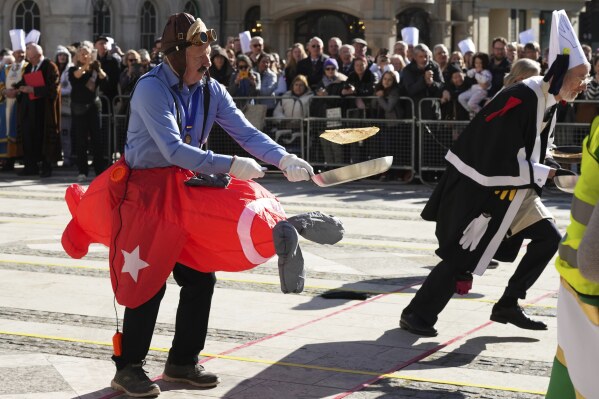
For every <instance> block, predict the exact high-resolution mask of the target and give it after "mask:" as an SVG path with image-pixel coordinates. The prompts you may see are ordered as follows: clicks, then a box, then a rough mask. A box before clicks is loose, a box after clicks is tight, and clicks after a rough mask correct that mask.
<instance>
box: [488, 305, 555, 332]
mask: <svg viewBox="0 0 599 399" xmlns="http://www.w3.org/2000/svg"><path fill="white" fill-rule="evenodd" d="M491 320H493V321H496V322H497V323H503V324H506V323H511V324H513V325H515V326H516V327H520V328H524V329H526V330H546V329H547V324H545V323H543V322H542V321H539V320H535V319H532V318H530V317H528V315H527V314H526V313H524V309H522V308H521V307H520V306H518V305H516V306H509V307H505V306H497V305H495V306H493V310H492V311H491Z"/></svg>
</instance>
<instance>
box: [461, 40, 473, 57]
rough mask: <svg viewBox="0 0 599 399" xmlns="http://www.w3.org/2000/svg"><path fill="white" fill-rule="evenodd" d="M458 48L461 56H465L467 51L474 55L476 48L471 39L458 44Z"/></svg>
mask: <svg viewBox="0 0 599 399" xmlns="http://www.w3.org/2000/svg"><path fill="white" fill-rule="evenodd" d="M458 47H459V48H460V51H461V52H462V54H466V53H467V52H469V51H471V52H473V53H476V46H475V45H474V42H473V41H472V39H471V38H467V39H464V40H462V41H461V42H459V43H458Z"/></svg>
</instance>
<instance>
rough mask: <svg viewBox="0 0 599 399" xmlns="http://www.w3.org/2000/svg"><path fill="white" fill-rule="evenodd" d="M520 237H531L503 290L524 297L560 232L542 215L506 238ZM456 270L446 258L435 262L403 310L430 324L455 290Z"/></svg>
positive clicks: (554, 250) (558, 239) (432, 323)
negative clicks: (524, 252)
mask: <svg viewBox="0 0 599 399" xmlns="http://www.w3.org/2000/svg"><path fill="white" fill-rule="evenodd" d="M522 238H524V239H530V240H531V241H530V243H529V244H528V246H527V248H526V254H525V255H524V257H523V258H522V260H521V261H520V263H519V264H518V267H517V268H516V271H515V272H514V274H513V275H512V277H511V278H510V280H509V282H508V284H507V287H506V289H505V292H504V294H503V295H504V296H511V297H515V298H520V299H524V298H526V291H527V290H528V289H529V288H530V287H531V286H532V285H533V284H534V283H535V281H537V279H538V278H539V276H540V275H541V273H543V270H545V266H547V264H548V263H549V261H550V260H551V258H552V257H553V255H554V254H555V252H556V251H557V248H558V245H559V242H560V240H561V234H560V232H559V231H558V229H557V226H556V225H555V224H554V223H553V222H552V221H551V220H549V219H543V220H540V221H538V222H537V223H535V224H533V225H531V226H529V227H527V228H525V229H524V230H522V231H520V232H519V233H518V234H516V235H514V236H513V237H511V238H510V239H522ZM458 273H459V268H458V267H457V266H454V265H451V264H450V263H448V262H446V261H441V262H439V264H438V265H437V266H435V268H434V269H433V270H432V271H431V272H430V274H429V275H428V276H427V278H426V280H425V281H424V283H423V284H422V286H421V287H420V289H419V290H418V292H416V295H415V296H414V298H412V301H411V302H410V303H409V305H408V306H407V307H406V308H405V309H404V311H403V312H404V313H406V314H408V313H414V314H416V315H417V316H419V317H420V318H421V319H422V320H424V321H425V322H426V323H428V324H430V325H434V324H435V323H436V322H437V319H438V316H439V313H441V311H442V310H443V309H444V308H445V306H446V305H447V303H448V302H449V300H450V299H451V297H452V296H453V294H454V292H455V283H456V275H457V274H458Z"/></svg>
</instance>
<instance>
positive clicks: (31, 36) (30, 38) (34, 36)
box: [25, 29, 40, 44]
mask: <svg viewBox="0 0 599 399" xmlns="http://www.w3.org/2000/svg"><path fill="white" fill-rule="evenodd" d="M39 41H40V31H39V30H37V29H31V30H30V31H29V33H28V34H27V36H25V44H29V43H35V44H37V43H38V42H39Z"/></svg>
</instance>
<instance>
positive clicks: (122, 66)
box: [0, 36, 599, 180]
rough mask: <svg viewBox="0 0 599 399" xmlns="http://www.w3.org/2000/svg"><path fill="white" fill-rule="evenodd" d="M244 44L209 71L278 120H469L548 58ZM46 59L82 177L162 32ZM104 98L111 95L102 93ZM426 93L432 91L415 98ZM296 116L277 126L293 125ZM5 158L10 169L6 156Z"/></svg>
mask: <svg viewBox="0 0 599 399" xmlns="http://www.w3.org/2000/svg"><path fill="white" fill-rule="evenodd" d="M249 46H250V48H249V51H248V52H243V51H242V48H241V43H240V39H239V37H229V38H228V39H227V40H226V42H225V44H224V45H223V46H219V45H214V46H212V53H211V60H212V66H211V67H210V69H209V72H210V75H211V77H212V78H213V79H216V80H217V81H218V82H220V83H221V84H222V85H224V86H225V87H226V88H227V90H228V92H229V93H230V94H231V96H232V97H234V99H235V101H236V104H237V106H238V107H239V108H241V109H245V108H247V106H248V105H254V104H262V105H264V106H265V107H266V114H265V115H266V116H267V117H273V118H275V119H277V120H281V121H284V120H285V119H302V118H306V117H308V116H312V117H321V118H327V119H330V120H334V119H342V118H370V119H385V120H386V121H393V120H401V119H410V118H413V117H415V118H418V119H423V120H468V119H471V118H472V117H473V115H474V114H475V113H476V112H479V111H480V110H481V108H482V107H483V106H484V105H485V103H486V102H487V101H488V100H489V99H490V98H492V96H494V95H495V94H496V93H497V92H498V91H499V90H500V89H501V88H502V87H503V85H504V79H505V77H506V76H507V75H508V74H509V72H510V70H511V67H512V65H514V64H515V63H516V62H517V61H518V60H519V59H527V60H530V61H531V62H534V63H537V64H536V65H538V69H539V70H540V73H541V74H543V73H544V72H545V70H546V66H547V63H546V58H544V57H543V55H542V54H541V49H540V46H539V44H538V43H536V42H531V43H525V44H520V43H510V42H508V41H507V40H506V39H505V38H502V37H497V38H494V39H493V41H492V47H491V54H487V53H484V52H472V51H466V52H465V53H462V52H461V51H457V50H456V51H450V50H449V49H448V48H447V47H446V46H445V45H443V44H437V45H434V46H432V49H433V50H432V51H431V50H430V49H429V46H427V45H426V44H424V43H419V44H416V45H411V44H408V43H406V42H404V41H397V42H396V43H395V44H394V46H393V48H392V49H387V48H381V49H378V51H377V52H376V54H374V55H371V54H370V52H369V50H368V43H367V42H366V41H365V40H364V39H362V38H355V39H353V40H352V41H351V43H343V42H342V41H341V40H340V39H339V38H338V37H332V38H329V39H328V41H327V42H326V45H325V42H324V41H323V40H322V39H321V38H319V37H312V38H311V39H309V40H308V42H307V43H306V44H305V45H304V44H303V43H294V44H293V45H292V46H290V47H289V48H288V49H287V51H286V53H285V54H281V56H280V55H279V54H278V53H277V52H275V51H273V50H272V49H271V48H270V47H269V46H268V43H265V41H264V39H263V38H262V37H260V36H254V37H252V38H251V41H250V43H249ZM37 47H39V46H37ZM584 47H585V52H586V53H587V54H588V57H589V61H590V62H591V64H592V65H593V68H592V71H591V74H592V75H593V76H594V78H593V80H592V81H591V83H590V84H589V90H588V91H587V92H586V93H585V94H583V95H584V98H583V99H589V100H599V77H598V74H597V73H598V72H599V62H598V60H599V56H597V55H595V57H594V59H591V58H592V52H591V49H590V47H588V46H584ZM40 49H41V47H40ZM42 52H43V49H42ZM1 56H2V58H0V60H2V63H1V64H2V65H0V66H1V67H2V68H8V67H10V65H11V63H12V62H14V60H15V58H14V57H13V56H12V52H11V51H10V50H9V49H5V50H3V51H2V54H1ZM545 56H546V52H545ZM71 60H72V61H71ZM51 62H52V63H53V64H54V65H56V67H57V68H58V72H59V74H60V80H59V82H57V84H58V85H59V90H60V92H61V95H62V100H61V101H62V104H61V105H62V107H61V115H60V119H61V125H60V126H61V128H60V129H61V133H60V137H61V144H62V151H63V163H64V165H65V166H70V165H73V166H77V169H78V178H79V179H80V180H85V179H86V178H87V176H88V163H87V159H88V153H89V154H90V155H91V156H92V158H93V170H94V172H95V173H96V174H99V173H101V172H102V171H103V170H104V169H105V168H106V167H107V165H108V161H109V160H108V158H107V154H106V153H105V151H104V148H103V147H102V146H103V145H104V143H106V138H105V137H101V136H102V135H103V134H106V133H103V130H102V129H101V128H100V124H101V121H100V114H101V113H102V112H103V113H106V112H111V113H114V114H117V115H124V114H126V112H127V107H128V104H127V97H126V96H128V95H129V94H130V93H131V91H132V90H133V87H134V86H135V83H136V81H137V80H138V79H139V78H140V77H141V76H142V75H143V74H144V73H146V72H147V71H149V70H150V69H151V68H153V67H154V66H155V65H157V64H158V63H160V62H161V52H160V39H158V40H157V41H156V43H155V47H154V48H152V50H151V51H148V50H145V49H140V50H136V49H128V50H126V51H124V52H123V51H122V50H121V49H120V48H119V47H118V46H117V45H116V44H115V43H114V42H113V41H112V40H111V39H110V38H107V37H98V38H96V40H95V41H94V42H93V43H92V42H89V41H83V42H80V43H73V44H72V45H68V46H66V45H65V46H58V48H57V49H56V51H55V54H54V57H53V58H52V59H51ZM527 66H529V67H530V64H527ZM535 70H536V68H535ZM86 72H87V74H86ZM100 95H102V96H104V97H100ZM254 97H257V98H254ZM265 97H267V98H266V99H265ZM100 98H105V99H107V101H106V103H105V104H103V103H102V102H101V101H100ZM270 98H272V99H270ZM431 98H433V99H435V100H434V101H431V100H425V101H422V102H421V100H423V99H431ZM115 99H116V100H115ZM406 99H410V100H411V102H412V104H413V106H412V105H411V104H410V102H409V101H406ZM579 105H580V115H576V113H575V111H573V110H565V111H562V112H561V118H562V119H564V120H566V121H568V118H570V120H569V121H575V120H576V121H581V120H583V119H584V120H585V121H586V120H589V118H591V117H592V116H594V115H596V114H597V106H596V105H595V104H591V105H588V104H587V105H586V106H582V105H584V104H579ZM413 113H414V114H413ZM583 114H584V115H583ZM294 123H295V124H297V122H289V123H287V126H285V125H284V124H281V125H280V126H282V127H289V128H290V129H291V130H293V125H294ZM391 123H392V122H386V124H391ZM327 127H335V123H333V122H327ZM282 130H285V129H282ZM123 136H124V135H123ZM381 140H382V141H381ZM385 140H389V139H388V138H384V137H383V138H381V139H380V140H379V141H381V142H380V143H378V144H377V145H378V146H380V147H376V148H385V146H386V145H388V144H389V143H388V142H386V141H385ZM122 141H123V140H118V139H117V143H115V146H116V150H117V152H122V148H123V146H124V142H122ZM373 142H374V141H373ZM395 145H397V142H396V143H395ZM320 146H321V147H322V153H323V156H324V161H325V162H326V163H332V164H337V163H344V162H347V161H348V159H347V156H345V157H344V156H343V154H342V153H341V152H340V150H339V148H337V147H334V146H333V147H331V145H330V144H329V143H327V142H321V143H320ZM376 148H375V147H373V149H372V152H373V153H374V152H376V151H377V150H376ZM356 160H358V159H350V160H349V161H350V162H353V161H356ZM6 165H8V166H9V168H8V169H10V160H9V161H8V162H7V161H5V166H6ZM5 169H6V168H5ZM46 174H47V173H46Z"/></svg>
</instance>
